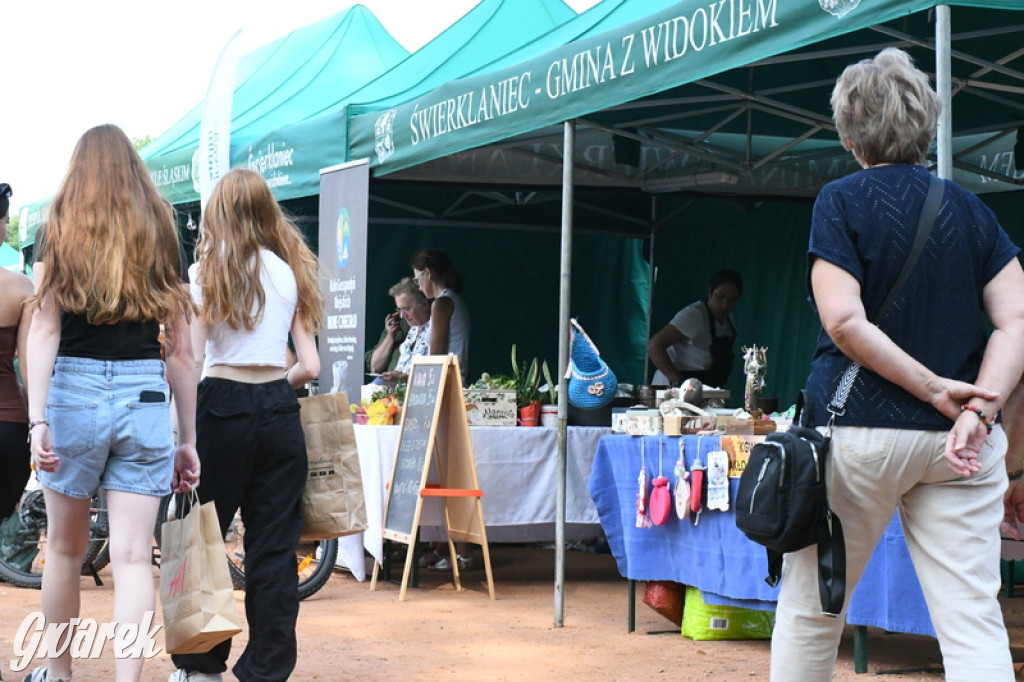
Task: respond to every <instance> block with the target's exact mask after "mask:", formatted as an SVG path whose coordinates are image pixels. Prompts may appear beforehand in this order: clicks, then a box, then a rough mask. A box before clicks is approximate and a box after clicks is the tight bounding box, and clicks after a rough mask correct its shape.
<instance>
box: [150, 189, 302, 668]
mask: <svg viewBox="0 0 1024 682" xmlns="http://www.w3.org/2000/svg"><path fill="white" fill-rule="evenodd" d="M317 272H318V265H317V261H316V257H315V256H314V255H313V253H312V252H311V251H310V250H309V248H308V247H307V246H306V244H305V243H304V242H303V240H302V236H301V234H300V233H299V231H298V230H297V229H296V228H295V226H294V225H292V224H291V223H290V222H289V221H288V220H287V219H286V218H285V217H284V215H283V214H282V212H281V209H280V207H279V206H278V204H277V201H276V200H275V199H274V195H273V194H272V193H271V191H270V187H269V186H268V185H267V183H266V181H265V180H264V179H263V177H262V176H261V175H260V174H259V173H256V172H254V171H250V170H243V169H235V170H232V171H230V172H229V173H228V174H227V175H225V176H224V177H223V178H221V180H220V181H219V182H218V183H217V185H216V187H214V190H213V193H212V194H211V196H210V200H209V203H208V204H207V206H206V211H205V213H204V214H203V225H202V236H201V237H200V240H199V245H198V247H197V262H196V264H195V265H193V266H192V269H191V270H190V274H191V275H192V276H191V277H190V281H191V287H192V295H193V297H194V298H195V300H196V303H197V304H198V305H199V307H200V313H199V316H198V319H197V321H196V323H195V324H194V325H193V343H194V345H195V347H196V348H197V349H203V350H204V352H203V353H199V355H200V357H202V356H203V355H204V354H205V357H206V360H207V364H208V367H209V369H208V371H207V376H206V378H205V379H203V381H202V383H200V385H199V405H198V409H197V420H196V421H197V435H198V448H199V457H200V461H201V462H202V464H203V467H204V471H203V486H202V488H200V489H199V498H200V500H201V501H202V502H207V501H209V500H213V501H214V502H215V503H216V506H217V515H218V517H219V519H220V525H221V532H222V533H224V532H226V531H227V529H228V526H229V524H230V523H231V520H232V518H233V517H234V515H235V510H236V509H239V508H241V512H242V522H243V523H244V524H245V582H246V590H245V616H246V620H247V621H248V624H249V641H248V643H247V645H246V647H245V651H243V652H242V655H241V656H240V657H239V658H238V661H237V662H236V663H235V665H234V667H233V668H232V672H233V673H234V674H235V677H236V678H238V679H239V680H242V682H247V681H248V680H262V681H271V680H287V679H288V678H289V676H290V675H291V673H292V670H293V669H294V668H295V660H296V640H295V620H296V618H297V617H298V614H299V594H298V578H297V573H296V564H295V547H296V545H298V543H299V533H300V532H301V530H302V511H301V501H302V489H303V486H304V485H305V481H306V442H305V439H304V437H303V434H302V425H301V423H300V422H299V404H298V399H297V397H296V394H295V389H296V388H299V387H300V386H302V385H303V384H305V383H306V382H308V381H310V380H311V379H313V378H315V377H316V376H317V375H318V374H319V372H320V361H319V359H318V357H317V350H316V344H315V342H314V340H313V333H314V330H316V329H317V327H318V326H319V324H320V314H321V313H320V308H321V305H320V304H321V298H320V291H319V288H318V283H317ZM289 332H290V333H291V338H292V341H293V344H294V346H295V357H296V359H297V361H296V362H295V363H294V364H292V365H291V366H290V367H289V368H288V369H287V371H286V370H285V367H286V358H287V352H288V335H289ZM230 650H231V641H230V640H228V641H226V642H223V643H221V644H218V645H217V646H216V647H214V648H213V649H212V650H211V651H209V652H208V653H204V654H187V655H175V656H172V660H173V661H174V664H175V666H176V667H177V668H178V670H177V671H176V672H175V673H173V674H172V675H171V677H170V679H171V680H172V681H173V680H190V681H192V682H195V681H197V680H199V681H208V680H220V679H222V678H221V673H223V672H224V671H226V670H227V659H228V654H229V652H230Z"/></svg>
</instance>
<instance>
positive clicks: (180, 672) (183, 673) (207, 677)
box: [167, 668, 224, 682]
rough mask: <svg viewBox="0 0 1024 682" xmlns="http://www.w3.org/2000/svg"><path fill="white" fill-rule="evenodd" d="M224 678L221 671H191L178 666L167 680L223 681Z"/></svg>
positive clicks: (188, 681)
mask: <svg viewBox="0 0 1024 682" xmlns="http://www.w3.org/2000/svg"><path fill="white" fill-rule="evenodd" d="M223 680H224V678H223V677H222V676H221V674H220V673H197V672H189V671H188V670H185V669H183V668H178V669H177V670H175V671H174V672H173V673H171V676H170V677H168V678H167V682H223Z"/></svg>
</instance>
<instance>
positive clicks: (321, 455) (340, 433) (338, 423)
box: [299, 393, 366, 541]
mask: <svg viewBox="0 0 1024 682" xmlns="http://www.w3.org/2000/svg"><path fill="white" fill-rule="evenodd" d="M299 405H300V406H301V407H302V410H301V411H300V413H299V415H300V418H301V420H302V432H303V433H304V434H305V437H306V457H307V460H308V463H309V475H308V478H307V479H306V487H305V489H304V490H303V491H302V518H303V525H302V540H304V541H308V540H329V539H330V538H337V537H341V536H343V535H352V534H353V533H361V532H363V531H364V530H366V502H365V500H364V499H363V478H362V474H361V473H360V468H359V452H358V450H356V434H355V430H354V429H353V426H352V417H351V415H350V414H349V409H348V396H347V395H346V394H345V393H324V394H320V395H312V396H309V397H308V398H299Z"/></svg>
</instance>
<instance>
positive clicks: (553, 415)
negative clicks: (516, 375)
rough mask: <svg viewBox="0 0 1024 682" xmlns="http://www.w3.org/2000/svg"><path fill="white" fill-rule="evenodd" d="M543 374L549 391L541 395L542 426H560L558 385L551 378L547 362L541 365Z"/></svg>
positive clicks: (542, 392)
mask: <svg viewBox="0 0 1024 682" xmlns="http://www.w3.org/2000/svg"><path fill="white" fill-rule="evenodd" d="M541 374H543V375H544V381H546V382H547V389H548V390H546V391H541V394H540V395H541V405H540V423H541V425H542V426H558V383H557V382H556V381H554V380H553V379H552V378H551V370H550V369H548V361H547V360H545V361H544V362H543V363H541Z"/></svg>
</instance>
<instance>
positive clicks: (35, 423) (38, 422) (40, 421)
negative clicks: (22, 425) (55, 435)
mask: <svg viewBox="0 0 1024 682" xmlns="http://www.w3.org/2000/svg"><path fill="white" fill-rule="evenodd" d="M41 424H46V425H47V426H49V425H50V422H49V420H48V419H32V420H29V423H28V438H26V439H25V442H26V443H31V442H32V429H34V428H36V427H37V426H39V425H41Z"/></svg>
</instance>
